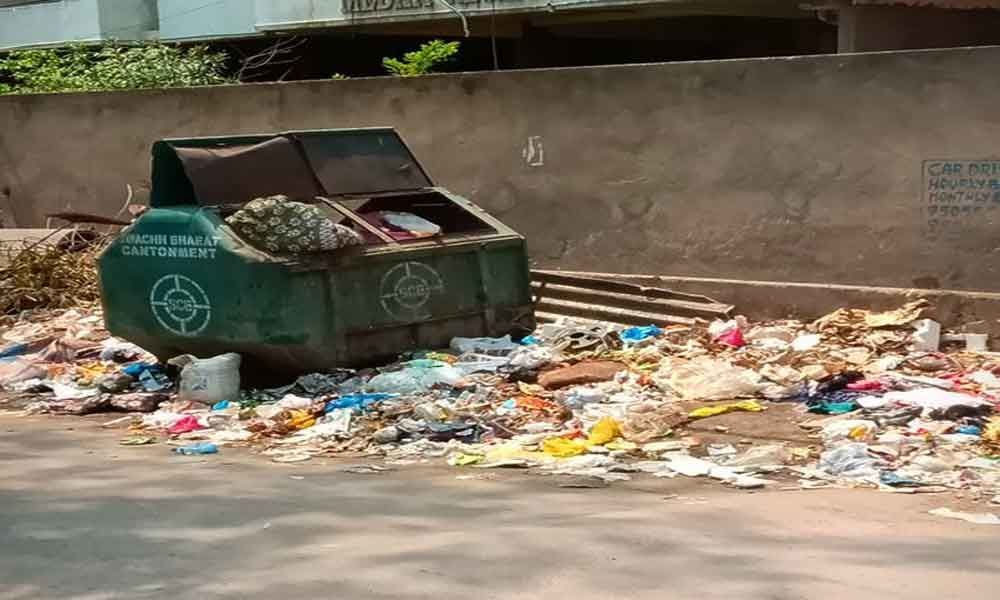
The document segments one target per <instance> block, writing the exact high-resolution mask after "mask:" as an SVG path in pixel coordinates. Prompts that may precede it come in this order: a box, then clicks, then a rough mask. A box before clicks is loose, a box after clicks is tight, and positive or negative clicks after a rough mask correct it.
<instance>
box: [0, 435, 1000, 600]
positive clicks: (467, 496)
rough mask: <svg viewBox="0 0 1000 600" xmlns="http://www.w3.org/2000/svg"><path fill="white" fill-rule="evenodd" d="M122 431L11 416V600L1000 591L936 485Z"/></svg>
mask: <svg viewBox="0 0 1000 600" xmlns="http://www.w3.org/2000/svg"><path fill="white" fill-rule="evenodd" d="M70 427H72V428H73V429H72V430H67V428H70ZM117 439H118V435H117V434H116V432H109V431H97V430H95V427H94V421H92V420H90V421H85V420H81V419H74V418H67V417H64V418H54V417H43V418H30V419H23V418H13V417H9V416H3V417H0V600H11V599H29V598H30V599H36V598H60V599H66V598H74V599H87V600H98V599H106V598H139V599H142V598H171V599H188V598H190V599H199V600H201V599H206V598H280V599H282V600H297V599H300V598H301V599H307V598H308V599H313V598H337V599H340V598H343V599H361V598H394V599H403V600H409V599H414V600H416V599H418V598H434V599H435V600H451V599H456V600H458V599H461V600H469V599H472V598H475V599H482V598H540V599H546V600H586V599H590V598H595V599H598V598H599V599H601V600H606V599H608V598H655V599H657V600H662V599H664V598H698V599H711V598H740V599H747V598H767V599H786V598H809V599H826V598H829V599H838V600H840V599H843V598H852V599H854V600H856V599H861V598H906V599H908V600H918V599H923V598H928V599H930V598H934V599H935V600H940V599H941V598H959V599H963V600H971V599H980V598H983V599H985V598H991V597H995V595H996V589H997V587H998V584H1000V527H990V526H977V525H971V524H967V523H963V522H959V521H948V520H942V519H939V518H936V517H933V516H930V515H927V514H926V511H927V510H928V509H929V508H934V507H936V506H941V505H953V504H951V501H950V500H949V499H948V498H945V497H941V496H930V495H923V496H907V495H898V494H885V493H878V492H873V491H863V490H824V491H794V492H793V491H785V492H782V491H776V492H760V493H747V492H738V491H734V490H728V489H724V488H722V487H721V486H719V485H718V484H715V483H707V482H701V481H698V480H691V479H676V480H653V479H643V480H642V481H638V482H631V483H629V484H615V485H613V486H612V487H610V488H604V489H564V488H560V487H558V485H557V482H556V480H554V479H553V478H549V477H543V476H539V475H532V474H528V473H523V472H510V471H504V472H488V473H485V476H488V477H493V478H495V479H491V480H481V479H456V476H462V475H468V474H470V473H471V474H473V475H483V474H484V472H483V471H473V470H462V471H459V470H454V469H447V468H441V467H420V466H415V467H406V468H402V469H399V470H397V471H394V472H389V473H382V474H377V475H356V474H349V473H343V472H340V471H339V469H340V468H341V467H342V466H343V464H344V463H343V462H338V461H315V462H311V463H302V464H296V465H277V464H272V463H269V462H267V461H266V459H265V458H263V457H260V456H252V455H248V454H247V453H245V452H242V451H239V450H230V449H224V450H223V452H222V453H221V454H219V455H215V456H209V457H181V456H176V455H173V454H170V453H169V452H168V449H167V447H166V446H164V445H162V444H158V445H154V446H145V447H135V448H126V447H121V446H118V445H117ZM349 462H357V461H349Z"/></svg>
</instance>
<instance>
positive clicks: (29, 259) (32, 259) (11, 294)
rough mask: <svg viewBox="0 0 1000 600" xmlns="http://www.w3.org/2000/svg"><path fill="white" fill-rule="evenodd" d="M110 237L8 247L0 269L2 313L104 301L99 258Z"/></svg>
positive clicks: (79, 238)
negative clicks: (98, 269)
mask: <svg viewBox="0 0 1000 600" xmlns="http://www.w3.org/2000/svg"><path fill="white" fill-rule="evenodd" d="M109 241H110V238H109V237H107V236H104V235H103V234H94V235H88V236H86V238H85V239H84V238H82V237H81V236H79V235H75V234H74V235H72V236H68V237H66V238H64V239H62V240H60V242H59V243H57V244H54V245H53V244H42V243H34V244H30V245H21V246H15V247H8V248H5V249H4V251H3V253H4V254H5V257H6V263H7V266H6V267H5V268H3V269H2V270H0V314H4V315H12V314H17V313H19V312H21V311H24V310H31V309H43V308H76V307H80V306H86V305H92V304H94V303H95V302H97V301H99V300H100V297H101V292H100V286H99V284H98V277H97V257H98V256H99V255H100V253H101V251H102V250H103V249H104V247H105V246H106V245H107V244H108V242H109Z"/></svg>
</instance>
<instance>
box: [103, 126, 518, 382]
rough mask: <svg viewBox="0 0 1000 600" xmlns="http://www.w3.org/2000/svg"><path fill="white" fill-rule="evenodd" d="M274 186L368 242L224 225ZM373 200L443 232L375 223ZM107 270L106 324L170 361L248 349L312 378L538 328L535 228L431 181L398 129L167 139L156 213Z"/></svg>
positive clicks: (158, 169)
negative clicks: (350, 243) (324, 245)
mask: <svg viewBox="0 0 1000 600" xmlns="http://www.w3.org/2000/svg"><path fill="white" fill-rule="evenodd" d="M274 194H282V195H285V196H287V197H289V198H291V199H296V200H300V201H308V202H311V203H312V205H314V206H318V207H321V208H322V210H323V211H324V213H325V214H326V215H328V216H329V217H330V219H331V220H333V221H336V222H337V223H339V224H341V225H343V226H346V227H349V228H352V229H353V230H354V231H358V232H360V233H363V234H364V235H365V236H367V237H366V241H365V243H364V244H362V245H360V246H354V247H349V248H341V249H338V250H335V251H330V252H314V253H308V254H302V253H300V254H283V255H279V254H273V253H269V252H267V251H265V250H262V249H261V248H259V247H256V246H254V245H252V244H250V243H249V242H248V241H246V240H244V239H241V237H240V236H239V235H238V234H237V233H236V231H235V230H234V229H233V228H231V227H230V226H229V225H227V223H226V221H225V218H226V217H227V216H229V215H232V214H233V213H234V212H235V211H237V210H238V209H239V208H240V207H241V206H243V205H245V204H246V203H247V202H248V201H250V200H252V199H254V198H257V197H262V196H268V195H274ZM377 211H399V212H403V213H409V214H413V215H417V216H418V217H420V218H422V219H426V220H428V221H431V222H432V223H434V224H436V225H437V226H438V227H439V228H440V234H439V235H436V236H433V237H423V238H415V239H397V238H396V237H394V236H392V235H387V234H386V232H385V231H384V230H382V229H379V228H378V227H375V226H373V225H372V221H371V219H370V218H369V217H370V215H372V214H375V213H376V212H377ZM99 270H100V281H101V294H102V300H103V304H104V318H105V320H106V322H107V327H108V330H109V331H111V333H113V334H114V335H116V336H119V337H122V338H125V339H127V340H130V341H132V342H134V343H136V344H139V345H140V346H142V347H143V348H146V349H147V350H149V351H150V352H152V353H153V354H155V355H156V356H157V357H158V358H160V359H167V358H169V357H172V356H175V355H178V354H194V355H196V356H200V357H206V356H211V355H216V354H220V353H223V352H239V353H240V354H242V355H243V357H244V365H245V370H246V369H250V370H255V369H267V370H268V371H271V372H282V373H304V372H312V371H321V370H324V369H329V368H333V367H341V366H358V365H363V364H366V363H367V364H370V363H372V362H375V361H380V360H384V359H388V358H391V357H394V356H395V355H397V354H399V353H401V352H404V351H408V350H416V349H432V348H441V347H446V346H447V345H448V342H449V341H450V339H451V338H452V337H454V336H467V337H474V336H499V335H503V334H506V333H512V334H514V335H515V336H517V335H526V334H527V333H528V332H530V331H531V330H532V329H533V328H534V313H533V307H532V303H531V292H530V289H531V288H530V275H529V270H528V258H527V251H526V246H525V240H524V238H523V237H521V236H520V235H518V234H517V233H516V232H514V231H513V230H511V229H510V228H508V227H507V226H505V225H504V224H503V223H501V222H500V221H498V220H497V219H495V218H493V217H492V216H490V215H489V214H487V213H486V212H485V211H483V210H482V209H481V208H479V207H478V206H476V205H474V204H473V203H471V202H469V201H468V200H466V199H464V198H462V197H460V196H457V195H455V194H452V193H449V192H448V191H447V190H445V189H442V188H439V187H434V185H433V183H432V182H431V180H430V178H429V177H428V176H427V174H426V172H425V171H424V169H423V168H422V167H421V166H420V164H419V163H418V162H417V161H416V159H415V158H414V157H413V155H412V154H411V152H410V150H409V149H408V148H407V147H406V145H405V144H404V143H403V141H402V139H401V138H400V137H399V135H398V134H397V133H396V132H395V131H394V130H393V129H391V128H372V129H345V130H318V131H292V132H286V133H280V134H270V135H249V136H226V137H211V138H193V139H167V140H162V141H158V142H156V143H155V144H154V145H153V161H152V188H151V197H150V209H149V210H148V211H146V212H145V213H144V214H143V215H142V216H140V217H139V218H138V219H137V220H136V221H135V222H134V223H133V224H132V225H130V226H129V227H127V228H126V229H124V230H123V231H122V232H121V234H120V235H119V236H118V237H117V238H116V239H115V241H114V242H113V243H112V244H111V245H110V246H109V247H108V248H107V249H106V250H105V251H104V253H103V254H102V256H101V257H100V260H99Z"/></svg>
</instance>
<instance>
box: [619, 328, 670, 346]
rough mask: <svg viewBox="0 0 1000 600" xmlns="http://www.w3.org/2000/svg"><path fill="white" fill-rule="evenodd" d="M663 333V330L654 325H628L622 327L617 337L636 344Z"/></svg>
mask: <svg viewBox="0 0 1000 600" xmlns="http://www.w3.org/2000/svg"><path fill="white" fill-rule="evenodd" d="M661 335H663V330H662V329H660V328H659V327H657V326H656V325H646V326H645V327H629V328H628V329H623V330H622V331H621V332H620V333H619V334H618V337H619V338H621V340H622V341H623V342H625V343H627V344H636V343H639V342H641V341H643V340H646V339H649V338H651V337H659V336H661Z"/></svg>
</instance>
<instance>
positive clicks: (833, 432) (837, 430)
mask: <svg viewBox="0 0 1000 600" xmlns="http://www.w3.org/2000/svg"><path fill="white" fill-rule="evenodd" d="M877 431H878V424H876V423H875V421H868V420H866V419H845V420H843V421H834V422H832V423H829V424H827V425H824V426H823V431H822V435H823V441H824V442H826V443H827V444H829V443H830V442H837V441H840V440H854V441H871V440H873V439H875V433H876V432H877Z"/></svg>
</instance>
